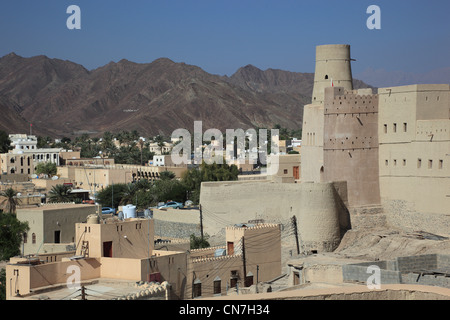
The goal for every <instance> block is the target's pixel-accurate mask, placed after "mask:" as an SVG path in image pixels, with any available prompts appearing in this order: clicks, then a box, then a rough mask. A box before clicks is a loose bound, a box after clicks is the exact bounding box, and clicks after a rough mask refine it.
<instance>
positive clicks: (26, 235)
mask: <svg viewBox="0 0 450 320" xmlns="http://www.w3.org/2000/svg"><path fill="white" fill-rule="evenodd" d="M27 241H28V233H26V232H25V233H24V234H23V243H27Z"/></svg>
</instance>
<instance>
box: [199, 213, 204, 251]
mask: <svg viewBox="0 0 450 320" xmlns="http://www.w3.org/2000/svg"><path fill="white" fill-rule="evenodd" d="M199 208H200V235H201V241H202V242H201V244H200V248H203V213H202V205H200V206H199Z"/></svg>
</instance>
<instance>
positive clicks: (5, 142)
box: [0, 130, 11, 153]
mask: <svg viewBox="0 0 450 320" xmlns="http://www.w3.org/2000/svg"><path fill="white" fill-rule="evenodd" d="M10 149H11V140H10V139H9V135H8V134H7V133H6V132H5V131H3V130H2V131H0V153H7V152H8V150H10Z"/></svg>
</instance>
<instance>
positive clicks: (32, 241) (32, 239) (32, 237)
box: [31, 233, 36, 244]
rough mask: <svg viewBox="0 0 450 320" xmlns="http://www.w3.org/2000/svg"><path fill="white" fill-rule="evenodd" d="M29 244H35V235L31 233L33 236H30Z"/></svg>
mask: <svg viewBox="0 0 450 320" xmlns="http://www.w3.org/2000/svg"><path fill="white" fill-rule="evenodd" d="M31 243H32V244H36V233H33V234H32V235H31Z"/></svg>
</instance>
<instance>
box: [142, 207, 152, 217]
mask: <svg viewBox="0 0 450 320" xmlns="http://www.w3.org/2000/svg"><path fill="white" fill-rule="evenodd" d="M152 216H153V214H152V211H151V210H150V209H145V210H144V217H146V218H151V217H152Z"/></svg>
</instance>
